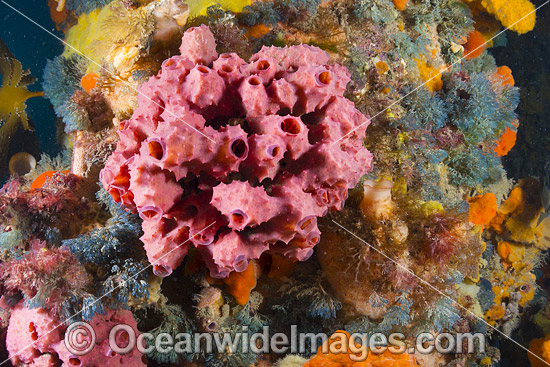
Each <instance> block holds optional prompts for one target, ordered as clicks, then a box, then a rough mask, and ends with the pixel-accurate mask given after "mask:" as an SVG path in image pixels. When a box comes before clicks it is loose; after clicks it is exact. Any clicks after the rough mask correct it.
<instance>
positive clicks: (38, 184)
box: [31, 171, 71, 191]
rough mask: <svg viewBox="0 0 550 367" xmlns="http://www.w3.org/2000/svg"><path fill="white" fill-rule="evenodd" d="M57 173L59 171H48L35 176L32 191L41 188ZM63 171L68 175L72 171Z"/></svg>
mask: <svg viewBox="0 0 550 367" xmlns="http://www.w3.org/2000/svg"><path fill="white" fill-rule="evenodd" d="M56 173H57V171H47V172H44V173H43V174H41V175H40V176H38V177H37V178H35V179H34V181H33V182H32V184H31V191H32V190H36V189H39V188H41V187H42V186H43V185H44V184H45V183H46V181H47V180H48V179H50V178H51V177H53V175H55V174H56ZM61 173H63V174H66V175H67V174H69V173H71V171H61Z"/></svg>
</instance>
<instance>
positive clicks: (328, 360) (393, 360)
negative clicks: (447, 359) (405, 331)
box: [303, 330, 417, 367]
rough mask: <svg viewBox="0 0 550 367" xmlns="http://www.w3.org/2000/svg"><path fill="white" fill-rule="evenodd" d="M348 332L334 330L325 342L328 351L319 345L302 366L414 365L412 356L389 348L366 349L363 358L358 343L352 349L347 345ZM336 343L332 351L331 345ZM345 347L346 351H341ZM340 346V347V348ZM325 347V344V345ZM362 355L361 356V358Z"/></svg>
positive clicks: (376, 366) (407, 366)
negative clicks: (377, 350)
mask: <svg viewBox="0 0 550 367" xmlns="http://www.w3.org/2000/svg"><path fill="white" fill-rule="evenodd" d="M350 338H351V337H350V334H349V333H348V332H346V331H342V330H338V331H336V332H335V333H334V334H333V335H332V336H331V337H330V338H329V339H328V340H327V341H326V342H325V343H328V347H329V348H328V351H329V352H328V353H327V354H325V353H323V347H319V349H318V350H317V354H316V355H315V356H314V357H313V358H311V359H310V360H309V361H307V362H306V363H305V364H304V366H303V367H410V366H416V365H417V364H416V361H415V359H414V356H412V355H409V354H407V353H400V354H395V353H391V351H390V349H386V351H384V353H380V354H378V353H373V352H372V351H371V350H370V349H367V351H368V356H367V357H366V358H364V354H365V353H364V352H366V351H363V350H362V347H361V345H360V344H358V343H355V348H354V350H353V351H352V350H351V348H350V346H349V340H350ZM335 344H337V347H335V348H334V349H335V350H334V352H335V353H332V350H333V348H332V347H333V346H334V345H335ZM344 346H345V347H346V348H345V349H346V352H343V351H341V349H344V348H343V347H344ZM340 347H342V348H340ZM390 348H391V347H390ZM325 349H327V348H326V345H325ZM358 351H360V352H358ZM361 357H363V358H361Z"/></svg>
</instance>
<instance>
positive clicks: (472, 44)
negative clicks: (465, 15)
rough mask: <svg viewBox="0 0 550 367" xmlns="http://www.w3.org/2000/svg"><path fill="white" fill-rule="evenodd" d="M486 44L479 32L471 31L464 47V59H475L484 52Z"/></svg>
mask: <svg viewBox="0 0 550 367" xmlns="http://www.w3.org/2000/svg"><path fill="white" fill-rule="evenodd" d="M486 48H487V44H486V42H485V38H484V37H483V35H482V34H481V32H479V31H472V32H470V34H469V35H468V40H467V41H466V44H465V45H464V58H465V59H467V60H470V59H475V58H476V57H478V56H479V55H481V54H482V53H483V51H485V49H486Z"/></svg>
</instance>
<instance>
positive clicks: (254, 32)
mask: <svg viewBox="0 0 550 367" xmlns="http://www.w3.org/2000/svg"><path fill="white" fill-rule="evenodd" d="M269 31H271V28H270V27H268V26H266V25H265V24H258V25H254V26H251V27H248V29H247V31H246V36H247V37H248V38H261V37H262V36H264V35H266V34H267V33H269Z"/></svg>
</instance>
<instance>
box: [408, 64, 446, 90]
mask: <svg viewBox="0 0 550 367" xmlns="http://www.w3.org/2000/svg"><path fill="white" fill-rule="evenodd" d="M414 61H416V65H417V67H418V71H419V73H420V77H421V78H422V80H423V81H424V82H425V84H424V85H425V86H426V88H427V89H428V90H429V91H431V92H437V91H440V90H441V89H442V88H443V81H442V80H441V76H442V74H441V71H439V70H437V69H436V68H435V67H433V66H430V65H428V63H427V62H426V60H424V58H420V59H415V60H414Z"/></svg>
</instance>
